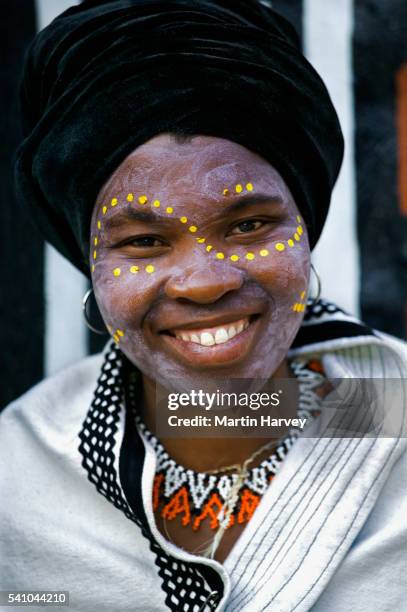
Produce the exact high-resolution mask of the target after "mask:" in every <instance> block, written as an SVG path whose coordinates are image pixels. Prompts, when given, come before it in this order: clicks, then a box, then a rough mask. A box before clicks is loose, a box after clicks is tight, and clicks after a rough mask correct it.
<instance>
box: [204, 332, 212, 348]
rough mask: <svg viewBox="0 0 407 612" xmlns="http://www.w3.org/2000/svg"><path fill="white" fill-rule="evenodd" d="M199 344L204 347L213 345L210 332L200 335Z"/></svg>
mask: <svg viewBox="0 0 407 612" xmlns="http://www.w3.org/2000/svg"><path fill="white" fill-rule="evenodd" d="M201 344H203V345H204V346H213V345H214V344H215V338H214V337H213V336H212V334H211V333H210V332H203V334H201Z"/></svg>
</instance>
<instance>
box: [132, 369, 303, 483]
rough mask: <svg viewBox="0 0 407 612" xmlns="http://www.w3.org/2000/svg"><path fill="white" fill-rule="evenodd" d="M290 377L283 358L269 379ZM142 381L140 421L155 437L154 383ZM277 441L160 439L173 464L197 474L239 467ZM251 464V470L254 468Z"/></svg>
mask: <svg viewBox="0 0 407 612" xmlns="http://www.w3.org/2000/svg"><path fill="white" fill-rule="evenodd" d="M293 377H294V376H293V374H292V372H291V370H290V368H289V366H288V362H287V360H286V359H284V360H283V361H282V362H281V364H280V365H279V367H278V368H277V370H276V371H275V372H274V374H273V375H272V377H271V378H272V379H278V378H293ZM142 381H143V402H142V406H143V410H142V415H143V420H144V422H145V424H146V426H147V427H148V429H149V430H150V431H151V432H152V433H154V434H155V432H156V426H155V400H156V390H157V389H156V386H157V384H156V382H155V381H154V380H152V379H151V378H149V377H148V376H145V375H144V374H143V375H142ZM273 441H274V442H275V443H276V444H277V442H278V439H277V438H276V439H274V440H273V438H269V439H267V438H264V437H261V438H255V437H248V438H230V437H229V438H179V437H177V438H163V437H161V438H160V442H161V443H162V444H163V446H164V447H165V449H166V451H167V452H168V454H169V455H170V457H171V458H172V459H174V461H176V462H177V463H179V464H181V465H183V466H184V467H186V468H189V469H192V470H194V471H197V472H208V471H210V470H216V469H219V468H221V467H224V466H229V465H233V464H242V463H243V462H244V461H245V460H246V459H247V458H248V457H250V456H251V455H252V454H253V453H254V452H255V451H256V450H258V449H260V448H261V447H263V446H265V445H266V444H268V443H272V442H273ZM269 454H270V449H269V448H268V449H265V450H264V452H263V453H260V454H259V455H258V456H257V457H256V461H255V462H254V463H253V466H254V465H256V464H257V463H260V462H261V461H262V460H263V459H264V458H265V457H266V456H268V455H269ZM253 466H252V465H251V466H250V467H253Z"/></svg>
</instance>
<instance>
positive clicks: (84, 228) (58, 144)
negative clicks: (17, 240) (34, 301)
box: [15, 0, 343, 275]
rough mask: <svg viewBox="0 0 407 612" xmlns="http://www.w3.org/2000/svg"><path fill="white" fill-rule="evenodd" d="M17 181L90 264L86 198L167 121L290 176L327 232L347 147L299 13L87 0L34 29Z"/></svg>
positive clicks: (192, 1)
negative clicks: (294, 20) (293, 21)
mask: <svg viewBox="0 0 407 612" xmlns="http://www.w3.org/2000/svg"><path fill="white" fill-rule="evenodd" d="M21 104H22V120H23V130H24V138H25V140H24V141H23V142H22V144H21V146H20V148H19V150H18V152H17V156H16V165H15V178H16V191H17V196H18V198H19V200H20V201H22V202H23V203H24V205H25V206H26V207H28V208H29V209H30V212H31V214H32V218H33V220H34V222H35V223H36V225H37V226H38V227H39V229H40V231H41V232H42V234H43V235H44V237H45V238H46V240H48V241H49V242H50V243H51V244H52V245H53V246H54V247H55V248H56V249H58V250H59V251H60V252H61V253H62V254H63V255H64V256H65V257H67V258H68V259H69V260H70V261H71V262H72V263H73V264H74V265H75V266H77V267H78V268H79V269H80V270H82V271H83V272H84V273H85V274H87V275H89V264H88V249H89V232H90V219H91V214H92V209H93V206H94V204H95V201H96V198H97V195H98V193H99V191H100V189H101V187H102V186H103V184H104V183H105V182H106V180H107V179H108V178H109V176H110V175H111V174H112V172H113V171H114V170H115V169H116V168H117V167H118V166H119V165H120V164H121V162H122V161H123V160H124V158H125V157H127V155H129V154H130V153H131V152H132V151H133V150H134V149H135V148H136V147H137V146H139V145H141V144H143V143H144V142H146V141H147V140H149V139H150V138H152V137H153V136H156V135H157V134H159V133H162V132H174V133H181V134H201V135H211V136H216V137H220V138H226V139H228V140H231V141H234V142H236V143H238V144H241V145H243V146H244V147H246V148H247V149H250V150H251V151H253V152H255V153H257V154H259V155H261V156H262V157H263V158H264V159H266V160H267V161H268V162H269V163H270V164H272V165H273V166H274V167H275V168H276V169H277V170H278V171H279V173H280V174H281V175H282V177H283V178H284V180H285V181H286V183H287V185H288V186H289V188H290V190H291V192H292V193H293V196H294V199H295V201H296V203H297V206H298V207H299V209H300V211H301V213H302V215H303V217H304V220H305V223H306V224H307V227H308V232H309V238H310V244H311V247H313V246H314V245H315V243H316V241H317V240H318V237H319V235H320V233H321V230H322V227H323V224H324V221H325V218H326V215H327V212H328V207H329V202H330V197H331V191H332V188H333V186H334V184H335V181H336V178H337V175H338V173H339V169H340V166H341V162H342V156H343V138H342V133H341V128H340V125H339V122H338V118H337V115H336V112H335V109H334V107H333V105H332V102H331V100H330V97H329V94H328V92H327V90H326V87H325V85H324V84H323V82H322V80H321V78H320V77H319V76H318V74H317V73H316V71H315V70H314V69H313V68H312V66H311V65H310V64H309V62H308V61H307V60H306V59H305V58H304V56H303V55H302V53H301V50H300V48H299V44H298V39H297V35H296V33H295V31H294V29H293V28H292V26H291V25H290V24H289V23H288V22H287V21H285V20H284V19H283V18H282V17H281V16H280V15H278V14H277V13H275V12H274V11H273V10H272V9H271V8H269V7H268V6H265V3H261V2H260V1H256V0H233V2H230V0H115V1H112V2H103V1H99V2H97V1H95V0H90V1H88V2H84V3H83V4H81V5H78V6H74V7H72V8H70V9H68V10H67V11H65V12H64V13H62V14H61V15H60V16H59V17H57V18H56V19H55V20H54V21H53V22H52V23H51V24H50V25H49V26H48V27H47V28H45V29H44V30H42V31H41V32H40V33H39V34H38V35H37V37H36V38H35V39H34V41H33V43H32V45H31V47H30V49H29V50H28V53H27V58H26V62H25V67H24V74H23V80H22V88H21Z"/></svg>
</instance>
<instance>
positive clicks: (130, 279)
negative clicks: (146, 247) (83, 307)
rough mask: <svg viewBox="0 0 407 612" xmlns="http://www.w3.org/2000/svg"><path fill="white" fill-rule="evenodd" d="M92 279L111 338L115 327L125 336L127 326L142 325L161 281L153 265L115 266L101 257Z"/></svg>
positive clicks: (135, 328) (138, 326)
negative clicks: (146, 267)
mask: <svg viewBox="0 0 407 612" xmlns="http://www.w3.org/2000/svg"><path fill="white" fill-rule="evenodd" d="M131 268H133V270H131ZM92 281H93V287H94V291H95V297H96V301H97V303H98V306H99V310H100V313H101V315H102V317H103V319H104V321H105V323H106V325H107V326H108V330H109V332H110V333H111V334H112V335H113V337H114V335H115V332H116V331H117V329H119V330H120V331H122V332H123V334H124V335H125V334H126V331H128V330H129V329H130V328H131V329H132V331H133V332H135V331H137V329H139V328H140V327H141V324H142V321H143V318H144V316H145V314H146V312H148V309H149V308H150V307H151V304H152V302H153V301H154V299H155V298H156V295H157V290H158V287H159V283H160V280H159V273H158V272H157V270H156V269H155V268H154V267H152V268H148V270H145V269H144V268H143V269H141V267H138V269H137V270H136V266H126V267H124V266H121V267H118V266H116V267H114V266H112V264H111V262H107V261H103V260H101V261H99V263H98V266H97V268H96V270H95V272H94V274H93V278H92ZM115 340H116V338H115Z"/></svg>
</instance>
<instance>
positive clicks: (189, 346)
mask: <svg viewBox="0 0 407 612" xmlns="http://www.w3.org/2000/svg"><path fill="white" fill-rule="evenodd" d="M260 318H261V317H260V315H258V314H256V315H248V316H244V317H241V318H236V319H235V320H230V321H227V322H226V321H225V322H222V323H219V324H218V325H213V326H210V327H209V326H203V325H202V326H201V325H200V326H198V325H195V326H193V324H191V325H188V327H177V328H173V329H168V330H164V331H162V332H161V333H160V335H161V337H162V339H163V341H164V342H165V345H166V348H167V349H169V350H170V352H171V353H172V354H173V355H174V356H176V357H177V358H178V359H179V358H180V359H181V360H182V361H184V362H186V363H187V364H188V365H190V366H191V365H192V366H200V367H213V366H221V365H230V364H232V363H235V362H237V361H240V360H242V359H243V358H244V357H245V356H246V355H247V353H248V352H249V351H250V349H251V347H252V346H253V344H254V341H255V336H256V333H257V331H258V329H259V322H260Z"/></svg>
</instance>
